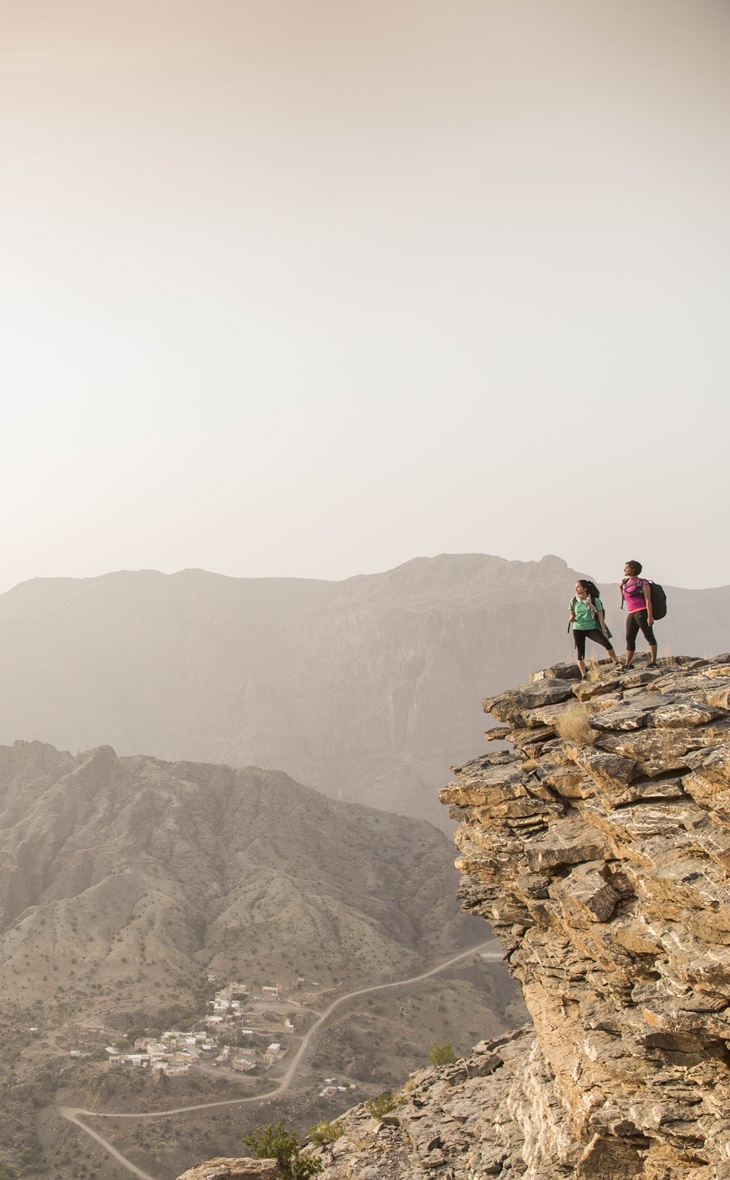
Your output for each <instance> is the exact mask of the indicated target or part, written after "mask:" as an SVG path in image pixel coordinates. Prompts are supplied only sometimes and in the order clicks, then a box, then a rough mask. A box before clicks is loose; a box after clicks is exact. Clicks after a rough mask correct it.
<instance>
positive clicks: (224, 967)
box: [0, 742, 474, 1026]
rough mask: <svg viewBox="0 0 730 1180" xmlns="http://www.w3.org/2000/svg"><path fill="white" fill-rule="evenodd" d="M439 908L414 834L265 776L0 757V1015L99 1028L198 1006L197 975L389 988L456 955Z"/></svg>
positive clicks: (39, 752)
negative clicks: (13, 1011)
mask: <svg viewBox="0 0 730 1180" xmlns="http://www.w3.org/2000/svg"><path fill="white" fill-rule="evenodd" d="M452 894H453V868H452V866H451V864H450V855H449V848H448V841H447V840H446V837H445V836H443V834H442V833H440V832H438V831H436V830H435V829H434V828H433V827H431V825H429V824H427V823H425V822H423V821H419V820H413V819H408V818H399V817H397V816H392V817H387V819H386V817H385V816H384V815H383V813H382V812H377V811H374V810H372V809H370V808H366V807H360V806H358V805H356V804H352V803H349V804H348V803H337V802H336V801H334V800H332V799H328V798H327V797H326V796H323V795H320V794H319V793H317V792H316V791H313V790H311V789H310V788H308V787H303V786H301V785H300V784H299V783H295V782H293V781H292V780H291V779H289V778H288V777H287V776H286V775H283V774H277V773H275V772H273V771H261V770H255V769H251V768H249V769H247V770H233V769H231V768H230V767H226V766H215V765H206V764H200V763H192V762H189V763H168V762H161V761H159V760H157V759H154V758H146V757H143V756H137V757H130V758H118V757H117V755H116V754H115V752H114V751H113V750H112V749H111V748H109V747H102V748H100V749H98V750H93V751H87V752H86V753H84V754H80V755H75V756H74V755H72V754H69V753H68V752H66V751H59V750H56V749H55V748H54V747H53V746H49V745H45V744H43V743H41V742H17V743H15V745H13V746H10V747H8V746H3V747H0V996H2V997H3V998H4V1000H5V1001H6V1002H11V1001H12V1002H17V1003H21V1004H23V1005H25V1006H26V1007H27V1008H28V1009H32V1006H33V1005H34V1004H40V1003H43V1004H44V1005H45V1008H46V1013H47V1015H50V1011H51V1010H52V1009H55V1010H56V1015H57V1017H58V1012H59V1011H60V1010H61V1009H62V1010H63V1011H64V1012H66V1014H67V1015H69V1016H71V1015H72V1014H73V1013H74V1012H75V1013H76V1014H77V1015H78V1013H79V1012H80V1011H82V1010H83V1012H84V1013H85V1016H86V1018H87V1019H88V1020H91V1021H92V1022H93V1021H94V1020H99V1019H105V1020H107V1021H108V1022H111V1024H112V1026H113V1024H114V1021H115V1020H116V1019H117V1018H118V1019H120V1020H122V1021H123V1020H124V1019H125V1017H124V1015H123V1013H129V1014H131V1015H134V1013H140V1014H141V1015H144V1014H147V1016H148V1019H147V1020H146V1021H143V1023H151V1022H152V1017H153V1014H154V1012H155V1010H157V1012H158V1014H159V1012H160V1011H161V1010H163V1009H164V1008H166V1007H167V1006H170V1005H173V1006H174V1005H177V1006H178V1007H179V1006H183V1007H190V1006H194V1005H196V1004H198V1003H199V995H198V990H199V985H200V981H201V977H202V979H203V980H204V979H205V973H207V972H208V971H210V970H212V971H214V972H215V973H216V974H217V975H218V976H219V977H223V978H231V977H232V978H236V977H238V976H241V977H243V978H244V979H246V980H247V981H249V982H251V981H253V980H258V981H259V983H265V982H266V980H267V978H269V979H272V978H276V979H279V980H280V981H281V982H282V983H284V982H287V983H291V982H293V981H294V980H295V979H296V976H297V974H302V975H304V976H306V977H307V978H308V979H311V978H314V979H316V980H318V981H320V982H321V983H322V985H327V984H329V983H331V982H332V981H333V979H335V978H337V979H341V980H348V979H352V980H360V979H371V978H372V979H374V978H380V977H382V976H383V975H386V976H387V975H389V974H390V973H392V972H395V973H398V972H402V973H403V974H406V975H407V974H409V972H410V970H411V968H414V969H415V970H414V973H415V971H417V970H418V969H420V968H421V966H422V965H423V963H424V962H426V961H428V962H430V961H431V959H430V956H431V955H433V956H434V957H436V958H437V957H438V956H439V955H440V954H441V953H442V952H443V954H444V957H447V956H448V954H449V953H450V952H451V951H452V950H453V949H454V948H456V947H461V946H465V945H466V946H468V945H469V944H470V942H471V940H472V939H473V936H474V932H473V931H472V930H471V929H468V928H469V926H470V923H469V921H468V919H466V918H465V917H464V916H463V915H461V914H459V913H458V912H457V905H456V902H455V899H454V898H453V896H451V895H452ZM424 956H425V958H424ZM115 1013H116V1014H117V1015H115ZM135 1019H136V1017H135ZM131 1022H132V1021H130V1023H131ZM154 1023H157V1020H155V1021H154Z"/></svg>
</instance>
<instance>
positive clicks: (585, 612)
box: [570, 595, 603, 631]
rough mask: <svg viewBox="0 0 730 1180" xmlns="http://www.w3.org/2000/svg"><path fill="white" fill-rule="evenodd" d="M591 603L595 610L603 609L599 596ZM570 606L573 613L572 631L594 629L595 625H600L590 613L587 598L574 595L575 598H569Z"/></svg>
mask: <svg viewBox="0 0 730 1180" xmlns="http://www.w3.org/2000/svg"><path fill="white" fill-rule="evenodd" d="M593 605H594V607H595V608H596V610H597V611H599V610H603V603H602V602H601V600H600V598H594V599H593ZM570 608H571V610H572V611H573V614H574V615H575V619H574V620H573V630H574V631H595V630H596V628H597V627H600V625H601V624H600V623H599V621H598V619H597V618H596V616H595V615H594V614H593V613H592V611H591V606H590V603H589V601H588V599H587V598H578V596H577V595H576V597H575V600H574V601H573V600H571V603H570Z"/></svg>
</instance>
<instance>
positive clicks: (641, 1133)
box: [440, 655, 730, 1180]
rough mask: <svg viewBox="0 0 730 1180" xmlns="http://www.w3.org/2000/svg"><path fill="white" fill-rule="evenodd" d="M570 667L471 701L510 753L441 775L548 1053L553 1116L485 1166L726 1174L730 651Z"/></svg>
mask: <svg viewBox="0 0 730 1180" xmlns="http://www.w3.org/2000/svg"><path fill="white" fill-rule="evenodd" d="M576 674H577V673H576V672H575V670H574V668H573V666H570V665H563V666H558V667H554V668H552V669H548V670H547V671H546V672H541V673H535V674H534V675H533V677H532V678H531V683H530V684H529V685H526V686H524V687H522V688H519V689H515V690H513V691H510V692H506V693H504V694H503V695H501V696H498V697H493V698H491V699H489V700H487V701H485V702H484V708H485V711H486V712H488V713H491V714H492V716H493V717H494V718H495V719H496V720H497V721H498V722H500V723H502V724H501V725H500V726H499V727H497V728H496V729H493V730H491V731H490V732H489V734H488V737H489V738H490V739H493V738H501V739H504V740H505V741H507V742H510V743H513V751H514V752H507V751H499V752H496V753H493V754H487V755H486V756H485V757H483V758H479V759H476V760H475V761H473V762H471V763H469V764H468V765H466V766H462V767H460V768H458V769H457V770H456V772H455V773H456V782H455V783H454V784H453V785H451V786H449V787H446V788H444V789H443V790H442V791H441V793H440V795H441V800H442V802H443V803H446V804H450V805H451V812H450V814H451V815H452V817H453V818H455V819H457V820H459V821H460V822H461V826H460V828H459V829H458V832H457V833H456V837H455V838H456V844H457V847H458V849H459V853H460V856H459V859H458V861H457V866H458V867H459V868H460V869H461V871H462V872H463V873H464V875H465V881H464V884H463V899H464V904H465V908H467V909H469V910H471V911H472V912H474V913H476V914H479V915H481V916H482V917H484V918H485V919H486V920H487V921H488V922H490V924H491V925H492V927H493V929H494V931H495V933H496V934H497V935H498V936H499V937H500V938H501V939H502V941H503V945H504V947H505V953H506V956H507V958H508V961H509V964H510V969H511V971H512V972H513V974H514V976H515V978H516V979H517V980H518V981H519V983H520V985H521V987H522V990H523V993H524V996H525V1000H526V1002H527V1005H528V1008H529V1009H530V1012H531V1015H532V1017H533V1020H534V1025H535V1032H536V1035H537V1042H538V1044H537V1046H536V1047H534V1048H533V1052H534V1051H536V1052H537V1056H538V1057H540V1058H541V1059H543V1060H544V1063H546V1065H547V1071H546V1073H545V1083H544V1086H543V1090H544V1095H545V1109H550V1110H551V1111H552V1114H551V1120H550V1121H551V1122H552V1124H553V1125H554V1129H553V1132H552V1133H550V1134H543V1135H542V1136H541V1135H540V1134H539V1133H538V1135H537V1136H535V1135H534V1134H532V1133H531V1131H530V1127H531V1124H533V1123H534V1118H532V1119H531V1120H526V1121H525V1145H524V1148H523V1149H521V1151H520V1154H521V1156H522V1163H521V1166H520V1162H519V1160H518V1159H517V1158H516V1157H515V1155H514V1148H513V1147H512V1148H509V1150H508V1153H507V1157H505V1158H503V1160H502V1163H501V1165H500V1168H501V1170H498V1171H492V1172H491V1174H493V1175H503V1176H506V1175H513V1174H519V1173H520V1172H521V1173H522V1174H526V1175H528V1176H535V1177H537V1176H540V1177H543V1176H544V1177H548V1176H556V1175H577V1176H585V1177H589V1176H590V1177H593V1176H601V1177H623V1176H642V1177H647V1178H648V1177H652V1178H656V1180H659V1178H660V1177H662V1178H669V1177H672V1178H675V1177H676V1178H678V1177H692V1178H693V1180H699V1178H700V1177H702V1178H703V1180H705V1178H706V1180H709V1178H710V1177H727V1176H730V1052H729V1050H728V1046H729V1045H730V881H729V880H728V868H730V656H727V655H726V656H721V657H718V658H717V659H713V660H699V659H687V658H677V659H674V660H671V661H667V662H665V663H664V665H663V666H661V667H660V668H659V669H658V670H651V669H648V668H646V667H645V666H644V667H642V665H639V666H638V667H637V669H636V670H635V671H632V672H631V673H629V674H624V675H622V676H617V675H616V674H615V673H614V672H613V670H611V671H608V670H607V669H606V667H605V665H599V666H598V668H596V669H595V670H594V672H593V673H592V678H591V679H589V680H588V681H586V682H580V681H575V680H573V679H572V677H573V676H574V675H576ZM523 1089H524V1087H523ZM538 1089H539V1087H538ZM556 1095H557V1099H558V1102H559V1105H560V1107H561V1108H562V1111H563V1112H564V1116H562V1117H561V1116H560V1115H558V1116H557V1118H556V1114H555V1109H556V1108H555V1096H556ZM535 1101H536V1102H539V1099H538V1098H537V1097H536V1098H535ZM546 1130H547V1128H546ZM495 1163H496V1161H495ZM505 1168H507V1169H508V1170H507V1171H506V1170H505Z"/></svg>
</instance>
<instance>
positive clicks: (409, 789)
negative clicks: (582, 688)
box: [0, 554, 730, 824]
mask: <svg viewBox="0 0 730 1180" xmlns="http://www.w3.org/2000/svg"><path fill="white" fill-rule="evenodd" d="M576 576H579V573H578V574H577V573H576V571H573V570H570V569H568V567H567V565H566V564H565V562H564V561H562V560H561V559H560V558H557V557H544V558H543V559H542V561H539V562H517V561H505V560H502V559H501V558H497V557H488V556H485V555H482V554H466V555H443V556H441V557H435V558H418V559H415V560H413V561H409V562H407V563H406V564H405V565H402V566H399V567H398V568H397V569H394V570H389V571H388V572H386V573H382V574H374V575H368V576H365V575H362V576H358V577H354V578H349V579H348V580H346V581H344V582H324V581H311V580H305V579H297V578H264V579H245V578H227V577H223V576H221V575H217V574H210V573H205V572H204V571H202V570H185V571H183V572H181V573H178V574H173V575H169V576H168V575H165V574H161V573H156V572H154V571H149V570H143V571H139V572H134V573H130V572H120V573H113V574H107V575H105V576H103V577H99V578H86V579H80V580H76V579H69V578H60V579H36V580H34V581H31V582H26V583H23V584H22V585H20V586H17V587H15V588H14V589H13V590H11V591H9V592H8V593H6V594H4V595H1V596H0V741H3V742H13V741H15V740H16V739H18V738H22V739H41V740H43V741H46V742H50V743H52V744H54V745H55V746H58V747H61V748H66V749H70V750H71V751H74V752H75V751H78V750H85V749H89V748H92V747H96V746H99V745H102V744H104V745H111V746H112V747H113V748H114V749H115V750H116V752H117V753H118V754H142V753H144V754H150V755H155V756H157V757H160V758H167V759H171V760H180V759H188V760H196V761H203V762H222V763H226V764H229V765H233V766H239V767H242V766H259V767H264V768H273V769H276V770H280V771H285V772H287V773H288V774H291V775H292V776H293V777H294V778H296V779H297V780H299V781H301V782H304V783H307V784H308V785H309V786H312V787H314V788H316V789H317V790H319V791H323V792H325V793H326V794H329V795H331V796H333V797H335V798H340V799H343V800H358V801H361V802H363V803H368V804H372V805H373V806H376V807H379V808H383V809H386V810H390V811H396V812H401V813H405V814H410V815H419V816H424V817H427V818H429V819H431V820H432V821H433V822H436V823H440V824H443V823H444V822H445V818H444V816H443V809H441V808H440V807H439V805H438V803H437V800H436V788H437V787H438V786H439V785H442V784H443V783H444V782H445V781H446V779H447V778H448V768H449V765H450V764H454V763H456V762H462V761H464V760H466V759H467V758H469V757H472V756H473V755H475V754H478V753H479V752H481V750H482V749H483V744H482V743H483V736H482V731H483V728H484V718H483V715H482V714H481V710H480V701H481V698H482V697H483V696H485V695H488V694H491V693H494V692H497V691H499V690H501V689H503V688H506V687H508V686H510V685H514V684H518V683H520V682H522V681H523V680H524V679H525V677H526V675H527V674H528V673H529V672H530V671H531V670H532V669H534V668H537V667H540V666H543V665H546V664H549V663H550V662H552V661H554V660H559V659H564V658H566V657H567V658H570V656H571V645H570V640H569V638H568V636H567V635H566V622H567V609H566V608H567V602H568V600H569V598H570V596H571V595H572V593H573V586H574V582H575V578H576ZM668 590H669V614H668V617H667V619H666V620H664V621H663V622H662V623H661V624H660V625H659V637H660V644H661V647H660V654H667V652H668V651H670V650H671V651H672V652H674V653H685V652H691V653H695V654H699V655H703V654H705V653H709V652H715V653H716V652H719V651H722V650H726V649H727V648H729V647H730V625H729V624H728V619H730V587H723V588H720V589H716V590H677V589H672V588H668ZM603 591H604V600H605V602H606V603H607V607H608V616H609V622H610V624H611V626H612V629H613V631H614V632H615V633H616V635H617V646H619V647H620V646H621V643H620V632H621V630H622V619H621V615H620V612H619V610H618V592H617V589H616V586H615V585H613V586H604V587H603Z"/></svg>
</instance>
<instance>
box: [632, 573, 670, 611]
mask: <svg viewBox="0 0 730 1180" xmlns="http://www.w3.org/2000/svg"><path fill="white" fill-rule="evenodd" d="M641 580H642V582H646V584H647V586H648V587H649V595H650V597H651V613H652V615H653V616H654V618H655V619H663V618H664V616H665V615H666V613H667V592H666V590H665V589H664V587H663V586H660V585H659V583H658V582H652V581H651V579H650V578H642V579H641ZM623 609H624V596H623V594H622V595H621V610H623Z"/></svg>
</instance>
